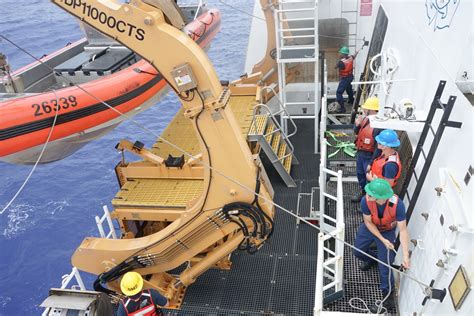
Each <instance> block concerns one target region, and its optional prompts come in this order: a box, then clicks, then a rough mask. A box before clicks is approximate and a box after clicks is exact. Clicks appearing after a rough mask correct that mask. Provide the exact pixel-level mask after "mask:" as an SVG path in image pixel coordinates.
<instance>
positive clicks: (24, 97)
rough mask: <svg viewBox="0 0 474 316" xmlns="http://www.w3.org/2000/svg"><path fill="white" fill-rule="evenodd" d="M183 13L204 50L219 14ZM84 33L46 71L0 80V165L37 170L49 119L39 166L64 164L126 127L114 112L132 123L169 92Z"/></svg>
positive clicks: (38, 66) (145, 69) (147, 69)
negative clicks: (88, 145)
mask: <svg viewBox="0 0 474 316" xmlns="http://www.w3.org/2000/svg"><path fill="white" fill-rule="evenodd" d="M196 10H200V14H199V16H197V14H196ZM186 12H187V13H188V15H189V19H188V20H189V21H190V22H189V23H188V24H187V26H186V27H185V29H184V32H186V33H187V34H189V36H190V37H192V38H193V39H194V40H195V41H196V42H197V43H198V44H199V45H200V46H201V47H203V48H204V49H207V48H208V47H209V45H210V43H211V41H212V39H213V38H214V37H215V35H216V34H217V32H218V31H219V30H220V21H221V19H220V13H219V11H218V10H214V9H211V10H206V9H203V8H202V7H201V8H197V9H195V10H192V9H189V8H188V9H187V11H186V10H185V9H184V8H183V13H186ZM196 16H197V17H196ZM83 27H84V26H83ZM84 29H85V32H86V35H87V38H85V39H83V40H80V41H78V42H76V43H73V44H70V45H68V46H66V47H65V48H63V49H61V50H59V51H57V52H55V53H53V54H51V55H49V56H46V57H44V58H42V59H41V61H42V63H44V64H42V63H40V62H36V63H33V64H31V65H28V66H26V67H23V68H21V69H19V70H17V71H15V72H13V73H11V74H8V75H5V76H3V79H2V77H0V81H2V83H3V84H2V85H0V86H1V87H0V160H1V161H5V162H9V163H16V164H31V163H35V162H36V161H37V159H38V156H39V154H40V152H41V150H42V148H43V146H44V143H45V142H46V140H47V138H48V135H49V133H50V131H51V128H52V126H53V123H54V121H55V119H56V122H55V124H54V128H53V132H52V134H51V138H50V141H49V143H48V144H47V148H46V151H45V152H44V154H43V156H42V158H41V163H46V162H51V161H55V160H59V159H62V158H64V157H67V156H69V155H71V154H72V153H73V152H75V151H77V150H78V149H79V148H81V147H82V146H83V145H85V144H86V143H87V142H88V141H91V140H93V139H95V138H98V137H100V136H102V135H104V134H105V133H107V132H108V131H110V130H111V129H113V128H114V127H116V126H117V125H118V124H120V123H121V122H122V121H123V120H124V119H125V118H124V117H123V116H120V115H119V114H118V112H116V111H114V109H116V110H117V111H119V112H121V113H124V114H125V115H126V116H128V117H131V116H133V115H136V114H137V113H140V112H142V111H144V110H145V109H147V108H149V107H150V106H152V105H154V104H156V103H157V102H158V100H159V99H160V98H161V97H162V96H163V95H164V94H166V93H167V92H168V89H169V88H168V86H167V84H166V82H165V80H164V79H163V78H162V76H161V75H160V74H158V73H157V71H156V70H155V69H154V68H153V67H152V66H151V65H150V64H148V63H147V62H146V61H144V60H141V59H140V58H139V57H138V56H137V55H135V54H134V53H133V52H131V51H130V50H129V49H127V48H126V47H124V46H121V45H119V44H118V43H116V42H113V41H112V40H110V39H107V38H105V37H103V36H102V35H100V36H96V37H94V36H91V35H92V33H93V32H94V31H93V30H92V28H88V27H87V26H85V27H84ZM96 35H97V34H96ZM52 69H54V71H53V70H52ZM0 74H1V72H0ZM1 89H3V91H2V90H1ZM104 103H106V104H107V105H109V106H110V107H112V108H113V109H111V108H110V107H108V106H107V105H106V104H104Z"/></svg>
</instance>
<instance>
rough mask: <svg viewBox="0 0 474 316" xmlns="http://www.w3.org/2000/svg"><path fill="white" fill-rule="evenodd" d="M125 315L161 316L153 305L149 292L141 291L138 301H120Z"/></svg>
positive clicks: (129, 299) (158, 309)
mask: <svg viewBox="0 0 474 316" xmlns="http://www.w3.org/2000/svg"><path fill="white" fill-rule="evenodd" d="M121 301H122V304H123V307H125V312H126V313H127V315H131V316H162V315H163V312H162V311H161V309H160V308H158V307H157V306H156V305H155V302H153V298H152V297H151V293H150V290H144V291H142V293H141V295H140V297H139V298H138V299H134V300H133V299H131V298H130V297H128V298H127V299H122V300H121Z"/></svg>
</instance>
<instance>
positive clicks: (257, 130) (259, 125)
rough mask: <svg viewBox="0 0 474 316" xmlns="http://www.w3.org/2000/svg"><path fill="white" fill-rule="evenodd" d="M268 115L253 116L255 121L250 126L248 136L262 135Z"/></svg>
mask: <svg viewBox="0 0 474 316" xmlns="http://www.w3.org/2000/svg"><path fill="white" fill-rule="evenodd" d="M267 120H268V115H255V121H253V123H252V126H250V130H249V135H263V131H264V130H265V126H266V123H267Z"/></svg>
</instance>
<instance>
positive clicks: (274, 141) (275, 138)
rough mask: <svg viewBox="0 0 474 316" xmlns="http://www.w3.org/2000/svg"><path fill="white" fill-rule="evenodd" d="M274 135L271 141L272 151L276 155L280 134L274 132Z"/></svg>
mask: <svg viewBox="0 0 474 316" xmlns="http://www.w3.org/2000/svg"><path fill="white" fill-rule="evenodd" d="M274 134H275V135H274V136H273V139H272V150H273V152H274V153H275V154H276V153H277V152H278V146H279V145H280V138H281V134H280V132H276V133H274Z"/></svg>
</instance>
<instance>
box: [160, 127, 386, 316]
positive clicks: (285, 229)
mask: <svg viewBox="0 0 474 316" xmlns="http://www.w3.org/2000/svg"><path fill="white" fill-rule="evenodd" d="M296 122H297V125H298V131H299V132H298V134H297V135H296V136H294V137H293V139H292V142H293V144H294V146H295V155H296V157H297V158H298V160H299V162H300V164H299V165H295V166H293V168H292V176H293V178H294V179H295V181H296V183H297V184H298V186H297V187H296V188H288V187H286V185H285V184H284V183H283V181H282V180H281V178H280V177H279V175H278V174H277V172H276V171H275V170H274V168H273V167H272V166H271V165H270V164H267V166H266V170H267V173H268V175H269V177H270V179H271V180H272V184H273V188H274V190H275V197H274V201H275V203H277V204H278V205H281V206H282V207H284V208H286V209H288V210H291V211H292V212H294V213H296V211H297V203H298V194H299V193H311V190H312V188H316V187H317V186H318V176H319V161H320V157H319V155H317V154H314V150H313V145H312V144H314V124H313V123H312V121H311V120H297V121H296ZM349 132H350V131H349ZM337 159H338V157H337V156H335V157H334V158H332V160H330V161H329V162H330V165H332V166H334V169H336V168H337V169H339V168H341V167H342V168H343V169H347V171H348V172H349V173H353V169H354V168H353V166H352V165H351V164H352V163H353V161H349V162H350V163H348V164H347V163H344V161H342V160H341V161H338V160H337ZM344 159H346V158H344ZM344 165H347V167H344ZM343 185H344V212H345V222H346V241H348V242H349V243H351V244H353V242H354V239H355V234H356V231H357V228H358V226H359V225H360V223H361V222H362V216H361V215H360V213H359V212H358V204H354V203H351V202H350V197H351V195H353V194H354V193H355V192H356V191H357V190H358V188H357V182H353V181H348V182H344V184H343ZM328 187H329V188H331V187H332V188H334V190H335V187H336V186H335V182H333V183H329V184H328ZM315 200H318V199H315ZM302 203H303V202H302ZM306 203H307V202H306ZM307 204H308V205H307V207H306V208H305V207H303V208H301V206H300V213H301V210H307V212H309V203H307ZM315 207H318V205H315ZM331 209H335V204H334V203H328V211H331ZM303 212H304V211H303ZM299 215H300V216H306V215H308V214H299ZM317 234H318V231H317V230H316V229H315V228H313V227H310V226H309V225H306V224H304V223H303V222H300V224H299V225H298V224H297V223H296V219H295V218H294V217H293V216H292V215H290V214H287V213H285V212H284V211H282V210H280V209H277V211H276V215H275V230H274V234H273V235H272V237H271V239H270V240H269V241H268V242H267V243H266V244H265V245H264V246H263V247H262V248H261V249H260V250H259V251H258V252H257V253H255V254H253V255H249V254H247V253H245V252H239V251H235V252H234V253H233V254H232V256H231V260H232V268H231V270H218V269H211V270H208V271H207V272H205V273H204V274H203V275H202V276H200V277H199V278H198V279H197V281H196V282H195V283H194V284H193V285H191V286H190V287H189V288H188V289H187V292H186V295H185V297H184V301H183V305H182V307H181V310H168V311H167V312H168V313H169V314H170V315H242V314H244V315H261V314H279V315H310V314H313V308H314V297H315V280H316V255H317ZM344 280H345V282H344V296H343V297H342V298H340V299H339V300H337V301H335V302H333V303H330V304H328V305H326V306H325V310H327V311H339V312H353V313H356V312H360V311H358V310H356V309H354V308H352V307H351V306H350V305H349V303H348V302H349V300H350V299H351V298H353V297H360V298H362V299H364V300H365V301H366V302H367V303H368V304H373V303H374V301H375V300H377V299H382V297H381V293H380V291H379V283H380V281H379V276H378V271H377V269H372V270H370V271H368V272H362V271H360V270H359V269H358V262H357V259H356V258H355V257H354V256H353V255H352V250H351V249H350V248H348V247H345V251H344ZM391 312H392V313H395V311H391Z"/></svg>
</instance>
